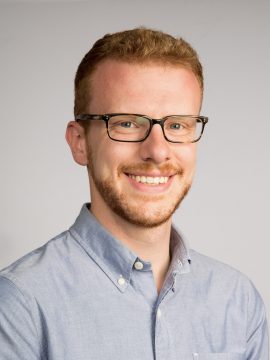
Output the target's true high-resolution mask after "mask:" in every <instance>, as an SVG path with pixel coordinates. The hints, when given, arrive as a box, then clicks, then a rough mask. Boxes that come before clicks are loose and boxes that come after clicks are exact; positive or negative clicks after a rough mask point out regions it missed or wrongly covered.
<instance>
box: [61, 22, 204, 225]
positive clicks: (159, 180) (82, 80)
mask: <svg viewBox="0 0 270 360" xmlns="http://www.w3.org/2000/svg"><path fill="white" fill-rule="evenodd" d="M202 92H203V76H202V67H201V65H200V62H199V60H198V57H197V55H196V52H195V51H194V50H193V49H192V48H191V47H190V45H189V44H187V43H186V42H185V41H184V40H182V39H174V38H173V37H171V36H170V35H167V34H164V33H161V32H156V31H152V30H147V29H135V30H131V31H125V32H121V33H117V34H113V35H107V36H105V37H104V38H103V39H101V40H99V41H97V42H96V44H95V45H94V47H93V48H92V49H91V50H90V51H89V52H88V53H87V54H86V56H85V57H84V59H83V60H82V62H81V64H80V66H79V68H78V71H77V74H76V79H75V107H74V112H75V116H77V115H79V114H97V115H103V114H111V113H128V114H142V115H147V116H148V117H151V118H154V119H161V118H163V117H166V116H168V115H195V116H198V115H199V112H200V107H201V100H202ZM166 121H167V120H166ZM89 123H91V126H90V127H89V129H88V126H87V127H86V128H85V127H82V126H81V125H82V124H83V122H79V123H78V122H71V123H70V124H69V126H68V130H67V140H68V142H69V144H70V147H71V149H72V152H73V156H74V159H75V160H76V161H77V162H78V163H79V164H81V165H87V167H88V170H89V180H90V188H91V201H92V205H91V209H92V211H93V212H94V213H95V214H96V215H97V217H103V218H107V219H109V218H110V217H112V216H116V217H120V218H121V219H124V220H125V221H127V222H129V223H132V224H136V225H138V226H141V227H154V226H158V225H161V224H162V223H164V222H166V221H168V220H169V219H170V218H171V215H172V214H173V212H174V211H175V209H176V208H177V206H178V205H179V203H180V202H181V200H182V199H183V198H184V196H185V195H186V193H187V192H188V189H189V187H190V185H191V182H192V178H193V174H194V169H195V159H196V144H195V143H190V142H189V143H172V142H168V141H167V140H166V139H165V137H164V135H163V131H162V130H163V129H162V128H161V126H160V121H158V122H157V123H156V124H155V125H153V127H152V129H151V132H150V133H149V136H148V137H147V138H146V139H145V140H144V141H141V142H124V141H114V140H112V139H111V138H109V136H108V133H107V129H106V124H105V121H100V120H93V121H89ZM167 124H168V122H167V123H166V126H167ZM107 125H108V124H107ZM116 125H117V126H118V127H121V134H122V129H123V128H125V133H126V131H127V129H126V128H127V127H128V128H129V129H130V128H134V130H135V132H136V131H137V129H136V127H137V125H138V123H136V122H133V121H130V120H129V119H128V121H125V122H121V124H116ZM176 125H178V124H176V123H174V122H173V123H172V125H170V127H169V130H168V129H167V130H166V131H170V133H173V132H175V131H176V130H177V129H176ZM114 126H115V125H114ZM187 126H189V125H188V124H187ZM180 130H181V127H180ZM129 131H130V130H129ZM178 131H179V129H178ZM173 136H174V135H173ZM103 220H104V219H103Z"/></svg>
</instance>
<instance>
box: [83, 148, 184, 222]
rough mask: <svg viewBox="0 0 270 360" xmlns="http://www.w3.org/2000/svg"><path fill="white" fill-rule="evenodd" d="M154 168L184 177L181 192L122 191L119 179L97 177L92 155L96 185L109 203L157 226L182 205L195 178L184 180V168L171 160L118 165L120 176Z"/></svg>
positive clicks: (128, 217) (135, 219)
mask: <svg viewBox="0 0 270 360" xmlns="http://www.w3.org/2000/svg"><path fill="white" fill-rule="evenodd" d="M90 154H92V152H90ZM153 169H155V170H159V172H160V173H161V174H162V173H163V174H164V173H174V174H176V175H175V176H179V177H180V179H182V184H181V185H180V187H179V192H178V193H176V194H175V196H173V199H172V197H171V195H170V199H166V195H164V194H161V195H160V194H139V195H138V194H136V196H135V195H134V196H133V197H132V196H130V195H127V194H126V193H124V192H121V191H120V190H118V189H117V188H116V186H115V179H111V178H109V179H108V178H107V179H100V178H98V177H97V175H96V172H95V167H94V164H93V160H92V157H91V156H89V173H90V176H91V178H92V180H93V185H94V186H95V187H96V189H97V191H98V193H99V195H100V196H101V198H102V199H103V201H104V202H105V203H106V205H107V206H108V207H109V208H110V209H111V210H112V211H113V212H114V213H115V214H117V215H118V216H120V217H121V218H122V219H124V220H126V221H127V222H129V223H131V224H133V225H136V226H139V227H143V228H153V227H157V226H160V225H162V224H164V223H165V222H167V221H168V220H169V219H170V218H171V217H172V215H173V213H174V212H175V211H176V209H177V208H178V207H179V205H180V203H181V202H182V200H183V199H184V198H185V196H186V195H187V193H188V191H189V189H190V186H191V182H190V183H185V182H184V177H185V176H184V171H183V170H182V169H179V168H176V167H175V166H173V165H170V164H164V165H163V166H157V165H154V164H153V163H140V164H130V165H125V166H123V165H122V166H121V165H120V166H119V167H118V169H117V175H118V178H119V177H120V176H128V175H126V174H130V173H136V172H137V171H140V172H141V173H144V172H145V173H147V172H150V171H151V170H153ZM150 186H151V185H150ZM166 200H167V201H166Z"/></svg>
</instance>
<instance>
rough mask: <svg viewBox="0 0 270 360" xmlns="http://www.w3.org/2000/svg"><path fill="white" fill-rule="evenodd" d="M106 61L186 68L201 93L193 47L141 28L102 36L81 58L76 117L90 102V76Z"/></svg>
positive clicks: (201, 79)
mask: <svg viewBox="0 0 270 360" xmlns="http://www.w3.org/2000/svg"><path fill="white" fill-rule="evenodd" d="M106 59H114V60H117V61H122V62H128V63H136V64H145V63H150V64H151V63H160V64H165V65H174V66H181V67H184V68H187V69H189V70H191V71H192V72H193V73H194V75H195V76H196V78H197V80H198V82H199V85H200V88H201V92H202V93H203V70H202V65H201V63H200V61H199V58H198V55H197V52H196V51H195V50H194V49H193V48H192V46H191V45H190V44H189V43H188V42H186V41H185V40H184V39H182V38H175V37H173V36H171V35H169V34H166V33H164V32H162V31H156V30H152V29H147V28H144V27H140V28H135V29H132V30H126V31H121V32H117V33H114V34H107V35H105V36H104V37H103V38H101V39H99V40H97V41H96V43H95V44H94V45H93V47H92V48H91V49H90V50H89V52H88V53H87V54H86V55H85V56H84V58H83V59H82V61H81V63H80V65H79V67H78V70H77V72H76V76H75V103H74V114H75V115H78V114H82V113H84V112H85V111H86V109H87V107H88V105H89V103H90V100H91V75H92V74H93V72H94V71H95V69H96V68H97V65H98V64H100V63H101V62H102V61H104V60H106Z"/></svg>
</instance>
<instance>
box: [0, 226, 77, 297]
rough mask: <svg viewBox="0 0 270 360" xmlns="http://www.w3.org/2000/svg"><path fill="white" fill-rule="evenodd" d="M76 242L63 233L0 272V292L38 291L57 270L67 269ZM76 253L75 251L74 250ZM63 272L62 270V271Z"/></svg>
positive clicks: (66, 232)
mask: <svg viewBox="0 0 270 360" xmlns="http://www.w3.org/2000/svg"><path fill="white" fill-rule="evenodd" d="M77 247H78V244H77V242H76V241H75V240H74V239H73V238H72V237H71V235H70V233H69V231H65V232H63V233H61V234H60V235H58V236H56V237H55V238H53V239H51V240H50V241H48V242H47V243H46V244H44V245H43V246H41V247H40V248H37V249H35V250H33V251H31V252H30V253H28V254H26V255H25V256H23V257H22V258H20V259H18V260H17V261H15V262H14V263H12V264H11V265H9V266H8V267H6V268H4V269H3V270H1V271H0V292H1V293H3V288H5V289H7V288H8V287H9V288H10V291H12V289H13V291H14V288H15V287H16V288H18V289H20V291H21V292H24V290H27V289H33V290H35V289H38V288H41V287H42V284H44V286H46V282H47V281H46V279H50V278H52V277H53V274H55V273H56V271H57V270H59V269H61V268H63V267H67V266H68V263H69V262H70V261H71V260H70V257H71V254H72V253H73V252H74V249H76V248H77ZM75 252H76V250H75ZM62 271H63V270H62Z"/></svg>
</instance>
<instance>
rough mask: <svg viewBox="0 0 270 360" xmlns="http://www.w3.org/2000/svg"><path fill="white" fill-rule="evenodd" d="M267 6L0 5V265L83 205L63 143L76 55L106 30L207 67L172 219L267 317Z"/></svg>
mask: <svg viewBox="0 0 270 360" xmlns="http://www.w3.org/2000/svg"><path fill="white" fill-rule="evenodd" d="M269 19H270V1H269V0H257V1H255V0H229V1H228V0H227V1H223V0H198V1H196V0H186V1H185V0H175V1H169V0H167V1H165V0H155V1H154V0H136V1H131V0H98V1H63V0H62V1H38V0H36V1H16V2H13V1H0V53H1V57H0V61H1V66H0V79H1V80H0V92H1V97H0V99H1V100H0V101H1V107H0V116H1V118H0V119H1V120H0V121H1V130H0V146H1V149H0V150H1V151H0V156H1V187H0V199H1V201H0V221H1V232H0V268H2V267H4V266H6V265H8V264H9V263H11V262H13V261H14V260H15V259H17V258H18V257H21V256H22V255H24V254H25V253H26V252H29V251H30V250H32V249H34V248H36V247H39V246H41V245H42V244H44V243H45V242H46V241H47V240H49V239H50V238H52V237H53V236H55V235H57V234H58V233H60V232H62V231H63V230H65V229H66V228H68V227H69V226H70V225H71V224H72V223H73V222H74V220H75V217H76V216H77V214H78V212H79V210H80V208H81V205H82V204H83V203H84V202H87V201H89V191H88V180H87V172H86V169H85V168H83V167H80V166H78V165H77V164H75V163H74V162H73V159H72V157H71V154H70V151H69V148H68V146H67V144H66V142H65V139H64V133H65V127H66V124H67V122H68V121H69V120H71V119H72V118H73V114H72V110H73V79H74V74H75V71H76V68H77V66H78V64H79V62H80V60H81V58H82V56H83V55H84V54H85V53H86V52H87V51H88V50H89V48H90V47H91V46H92V44H93V42H94V41H95V40H97V39H98V38H100V37H101V36H103V35H104V34H105V33H108V32H115V31H119V30H124V29H127V28H134V27H137V26H141V25H144V26H147V27H151V28H154V29H159V30H163V31H165V32H169V33H171V34H172V35H175V36H182V37H184V38H185V39H187V40H188V41H189V42H190V43H191V44H192V45H193V46H194V47H195V49H197V51H198V53H199V55H200V58H201V61H202V63H203V65H204V73H205V97H204V105H203V109H202V115H205V116H209V124H207V127H206V131H205V134H204V136H203V139H202V141H201V143H200V144H199V147H198V151H199V156H198V166H197V173H196V177H195V180H194V184H193V188H192V190H191V191H190V193H189V195H188V197H187V198H186V199H185V200H184V202H183V203H182V205H181V207H180V208H179V210H178V211H177V213H176V215H175V217H174V222H175V223H176V224H177V226H178V228H180V229H181V230H182V232H183V233H184V234H185V236H186V238H187V240H188V242H189V244H190V246H191V247H193V248H195V249H196V250H198V251H200V252H202V253H204V254H206V255H209V256H211V257H215V258H217V259H219V260H221V261H223V262H226V263H228V264H230V265H232V266H233V267H236V268H237V269H239V270H240V271H241V272H244V273H245V274H247V275H248V277H249V278H251V280H252V281H253V282H254V283H255V285H256V287H257V288H258V290H259V291H260V293H261V294H262V296H263V299H264V302H265V304H266V307H267V309H268V314H269V313H270V290H269V287H270V286H269V277H270V265H269V264H270V261H269V254H270V236H269V233H270V232H269V222H270V214H269V200H270V190H269V189H270V169H269V165H270V161H269V157H270V145H269V144H270V112H269V104H270V90H269V84H270V70H269V69H270V66H269V61H270V60H269V58H270V40H269V39H270V21H269Z"/></svg>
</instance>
